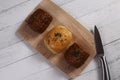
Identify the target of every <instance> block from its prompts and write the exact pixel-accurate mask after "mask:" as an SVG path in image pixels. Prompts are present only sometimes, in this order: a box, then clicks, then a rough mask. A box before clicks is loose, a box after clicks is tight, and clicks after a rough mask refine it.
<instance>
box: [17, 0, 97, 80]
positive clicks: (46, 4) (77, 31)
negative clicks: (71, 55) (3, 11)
mask: <svg viewBox="0 0 120 80" xmlns="http://www.w3.org/2000/svg"><path fill="white" fill-rule="evenodd" d="M37 8H42V9H44V10H45V11H47V12H48V13H50V14H51V15H52V16H53V18H54V19H53V21H52V23H51V24H50V26H49V28H48V29H47V30H46V31H45V32H44V33H43V34H41V35H39V34H37V33H35V32H33V31H32V30H31V29H30V28H29V26H28V25H27V23H26V22H25V21H24V22H23V24H22V25H21V26H20V29H19V30H18V32H19V34H20V35H21V36H22V37H23V38H24V39H25V40H26V41H27V42H28V43H29V44H31V46H33V47H34V48H35V49H37V50H38V51H39V52H40V53H41V54H43V55H44V56H45V57H46V58H47V59H48V60H49V61H50V62H51V63H53V64H54V65H55V66H57V67H59V68H60V69H61V70H62V71H63V72H65V73H66V74H68V75H69V76H70V77H72V78H73V77H76V76H77V75H78V74H79V73H80V72H81V71H82V70H83V69H84V68H85V67H86V66H87V65H88V63H89V62H90V61H91V60H92V59H93V58H94V56H95V54H96V52H95V46H94V38H93V35H92V34H91V33H90V32H89V31H88V30H87V29H85V28H84V27H83V26H82V25H81V24H80V23H78V22H77V21H76V20H75V19H74V18H72V17H71V16H70V15H69V14H67V13H66V12H65V11H63V10H62V9H61V8H59V7H58V6H57V5H55V4H54V3H52V2H51V1H49V0H43V1H42V2H41V3H40V4H39V5H38V6H37V7H36V8H35V9H34V10H33V11H35V10H36V9H37ZM28 17H29V16H28ZM59 24H61V25H65V26H66V27H67V28H68V29H69V30H70V31H71V32H72V34H73V42H77V43H78V44H79V45H80V46H81V48H82V49H83V50H85V51H86V52H87V53H88V54H89V55H90V56H89V58H88V59H87V60H86V61H85V63H84V64H83V65H82V66H81V67H80V68H78V69H75V68H73V67H71V66H70V65H69V64H68V63H67V62H66V61H65V59H64V56H63V52H62V53H61V54H58V55H53V54H52V53H51V52H50V51H49V50H46V49H47V48H46V47H45V46H44V43H43V38H44V36H45V35H46V34H47V32H48V31H49V30H50V29H52V28H53V27H54V26H56V25H59ZM78 36H79V37H78ZM61 60H62V62H61ZM63 65H64V66H63Z"/></svg>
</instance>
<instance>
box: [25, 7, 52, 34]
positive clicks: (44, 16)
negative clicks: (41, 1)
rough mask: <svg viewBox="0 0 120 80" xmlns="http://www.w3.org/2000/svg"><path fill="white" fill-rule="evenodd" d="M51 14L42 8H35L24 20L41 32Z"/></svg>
mask: <svg viewBox="0 0 120 80" xmlns="http://www.w3.org/2000/svg"><path fill="white" fill-rule="evenodd" d="M52 19H53V18H52V16H51V15H50V14H49V13H47V12H46V11H44V10H42V9H37V10H36V11H35V12H34V13H33V14H32V15H31V16H30V17H29V19H28V20H26V22H27V23H28V25H29V27H30V28H31V29H32V30H34V31H35V32H38V33H43V32H44V31H45V30H46V28H47V27H48V26H49V24H50V23H51V21H52Z"/></svg>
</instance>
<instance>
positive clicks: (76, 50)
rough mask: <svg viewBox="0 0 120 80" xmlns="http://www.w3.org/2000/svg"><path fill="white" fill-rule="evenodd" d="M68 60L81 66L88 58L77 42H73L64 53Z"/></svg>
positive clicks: (71, 63) (76, 65)
mask: <svg viewBox="0 0 120 80" xmlns="http://www.w3.org/2000/svg"><path fill="white" fill-rule="evenodd" d="M64 57H65V59H66V61H67V62H68V63H69V64H70V65H71V66H73V67H75V68H79V67H80V66H82V65H83V64H84V63H85V61H86V60H87V59H88V57H89V54H88V53H86V52H85V51H84V50H83V49H82V48H81V47H80V46H79V45H78V44H77V43H74V44H72V45H71V46H70V47H69V48H68V49H67V51H66V52H65V54H64Z"/></svg>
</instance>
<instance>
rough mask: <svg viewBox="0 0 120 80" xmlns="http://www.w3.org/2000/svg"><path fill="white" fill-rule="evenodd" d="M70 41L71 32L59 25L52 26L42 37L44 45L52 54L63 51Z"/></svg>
mask: <svg viewBox="0 0 120 80" xmlns="http://www.w3.org/2000/svg"><path fill="white" fill-rule="evenodd" d="M71 41H72V33H71V32H70V31H69V30H68V29H67V28H65V27H64V26H61V25H59V26H56V27H54V28H53V29H52V30H51V31H49V32H48V34H47V36H45V38H44V43H45V45H46V46H47V48H48V49H49V50H50V51H51V52H52V53H53V54H58V53H60V52H61V51H63V50H64V49H65V48H66V47H67V46H68V45H69V44H70V42H71Z"/></svg>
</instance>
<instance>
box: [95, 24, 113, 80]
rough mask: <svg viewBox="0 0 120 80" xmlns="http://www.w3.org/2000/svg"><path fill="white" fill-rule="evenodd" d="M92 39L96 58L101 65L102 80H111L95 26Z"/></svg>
mask: <svg viewBox="0 0 120 80" xmlns="http://www.w3.org/2000/svg"><path fill="white" fill-rule="evenodd" d="M94 38H95V45H96V52H97V56H98V57H99V59H100V61H101V65H102V73H103V76H102V77H103V80H111V78H110V72H109V68H108V64H107V60H106V57H105V55H104V49H103V45H102V41H101V38H100V34H99V31H98V29H97V27H96V26H95V28H94Z"/></svg>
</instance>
